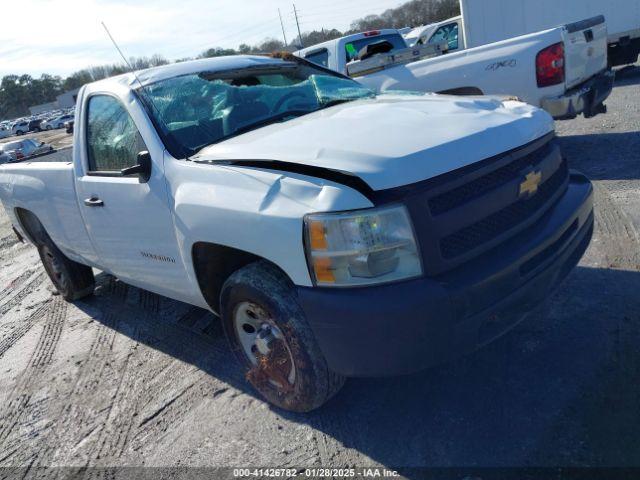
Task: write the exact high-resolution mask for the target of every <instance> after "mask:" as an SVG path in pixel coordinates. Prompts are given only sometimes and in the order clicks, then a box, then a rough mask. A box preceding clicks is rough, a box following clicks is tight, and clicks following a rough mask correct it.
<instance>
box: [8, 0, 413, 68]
mask: <svg viewBox="0 0 640 480" xmlns="http://www.w3.org/2000/svg"><path fill="white" fill-rule="evenodd" d="M2 3H3V5H2V20H3V21H2V22H1V27H0V77H2V76H4V75H7V74H11V73H15V74H22V73H28V74H30V75H33V76H39V75H40V74H42V73H51V74H55V75H61V76H65V75H68V74H70V73H72V72H74V71H76V70H80V69H82V68H84V67H87V66H90V65H100V64H104V63H114V62H118V61H120V58H119V57H118V55H117V52H116V51H115V50H114V48H113V46H112V45H111V43H110V42H109V40H108V38H107V36H106V35H105V33H104V31H103V29H102V27H101V25H100V22H101V21H104V22H105V23H106V24H107V26H108V27H109V29H110V30H111V33H112V34H113V36H114V37H115V39H116V41H118V42H119V43H120V46H121V48H122V49H123V50H124V53H125V55H127V56H128V57H129V56H150V55H152V54H154V53H159V54H161V55H163V56H165V57H166V58H168V59H169V60H173V59H176V58H184V57H190V56H195V55H197V54H198V53H200V52H202V51H203V50H206V49H207V48H210V47H216V46H219V47H234V48H235V47H237V46H238V45H239V44H240V43H248V44H255V43H258V42H260V41H261V40H262V39H264V38H265V37H275V38H278V39H281V38H282V29H281V28H280V21H279V19H278V8H280V10H281V11H282V17H283V21H284V24H285V31H286V34H287V39H289V40H290V39H291V38H293V37H294V36H295V35H296V32H297V30H296V25H295V20H294V17H293V7H292V4H291V3H290V2H288V1H286V0H130V1H126V0H18V1H9V0H3V1H2ZM400 3H402V2H401V1H400V0H349V1H344V0H296V7H297V8H298V11H299V16H300V20H301V28H302V30H303V31H305V30H313V29H318V28H321V27H325V28H331V27H335V28H339V29H345V28H347V27H348V26H349V25H350V23H351V21H352V20H354V19H356V18H359V17H362V16H364V15H367V14H370V13H376V14H377V13H382V12H383V11H384V10H385V9H387V8H391V7H395V6H397V5H399V4H400Z"/></svg>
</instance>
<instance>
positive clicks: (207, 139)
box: [0, 56, 593, 411]
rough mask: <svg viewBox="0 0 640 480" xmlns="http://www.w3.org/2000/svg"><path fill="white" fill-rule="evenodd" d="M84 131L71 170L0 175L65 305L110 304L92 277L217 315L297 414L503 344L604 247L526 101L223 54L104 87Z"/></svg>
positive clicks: (80, 116)
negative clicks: (352, 383)
mask: <svg viewBox="0 0 640 480" xmlns="http://www.w3.org/2000/svg"><path fill="white" fill-rule="evenodd" d="M75 122H76V123H75V131H74V149H73V163H64V162H60V163H53V162H50V163H46V162H44V163H42V162H40V163H37V162H23V163H21V164H11V165H3V166H1V167H0V199H1V200H2V203H3V205H4V208H5V210H6V212H7V213H8V215H9V217H10V218H11V221H12V223H13V225H14V228H15V231H16V233H17V235H18V236H19V237H20V238H21V239H22V238H26V239H28V240H29V241H31V242H32V243H33V244H35V245H36V246H37V248H38V250H39V253H40V256H41V259H42V262H43V264H44V267H45V269H46V271H47V273H48V274H49V276H50V278H51V280H52V281H53V283H54V284H55V286H56V288H57V289H58V291H59V292H60V294H61V295H62V296H64V298H65V299H68V300H76V299H79V298H81V297H83V296H85V295H89V294H91V293H92V292H93V288H94V273H93V270H92V267H93V268H96V269H99V270H103V271H105V272H108V273H110V274H112V275H115V276H117V277H119V278H121V279H122V280H123V281H125V282H128V283H130V284H132V285H135V286H138V287H140V288H143V289H147V290H150V291H152V292H155V293H157V294H160V295H165V296H168V297H171V298H174V299H177V300H180V301H183V302H187V303H190V304H193V305H197V306H200V307H203V308H207V309H210V310H211V311H213V312H215V313H217V314H219V315H220V316H221V321H222V324H223V326H224V330H225V332H226V336H227V337H228V339H229V341H230V344H231V347H232V349H233V351H234V352H235V353H236V354H237V356H238V358H239V360H240V362H241V363H242V365H243V366H244V368H246V371H247V378H248V380H249V381H250V382H251V383H252V384H253V385H254V386H255V388H256V389H257V390H258V391H259V392H260V393H261V394H262V395H263V396H264V397H265V398H266V399H268V400H269V401H270V402H272V403H274V404H275V405H278V406H279V407H282V408H285V409H289V410H295V411H308V410H311V409H314V408H317V407H318V406H320V405H322V404H323V403H324V402H325V401H326V400H327V399H328V398H330V397H331V396H332V395H333V394H334V393H335V392H337V391H338V390H339V388H340V387H341V385H342V384H343V381H344V379H345V377H348V376H378V375H395V374H404V373H408V372H413V371H416V370H419V369H422V368H426V367H428V366H431V365H433V364H435V363H438V362H441V361H443V360H446V359H449V358H452V357H454V356H456V355H460V354H463V353H466V352H470V351H473V350H475V349H477V348H478V347H480V346H482V345H484V344H486V343H488V342H490V341H492V340H493V339H495V338H497V337H498V336H500V335H501V334H503V333H504V332H506V331H507V330H509V329H510V328H512V327H513V326H514V325H515V324H517V323H518V322H519V321H520V320H522V319H523V318H524V317H525V316H526V315H527V313H528V312H529V311H531V310H532V309H534V308H535V307H536V306H537V305H538V304H540V303H541V302H543V301H544V299H545V298H546V297H547V296H548V295H549V294H550V292H552V291H553V289H554V288H556V287H557V285H558V284H559V282H561V281H562V279H563V278H564V277H565V276H566V275H567V274H568V273H569V271H570V270H571V269H572V268H573V267H574V266H575V265H576V263H577V262H578V260H579V259H580V257H581V256H582V254H583V252H584V251H585V249H586V248H587V245H588V244H589V241H590V238H591V235H592V230H593V206H592V195H593V194H592V187H591V184H590V182H589V180H587V179H586V178H585V177H584V176H582V175H580V174H579V173H576V172H574V171H571V170H569V168H568V166H567V162H566V161H565V159H564V158H563V156H562V154H561V152H560V149H559V147H558V144H557V143H556V140H555V137H554V123H553V120H552V118H551V117H550V116H549V115H548V114H547V113H546V112H544V111H543V110H539V109H537V108H535V107H532V106H530V105H526V104H524V103H521V102H517V101H514V100H504V99H503V100H500V99H493V98H477V99H474V98H460V97H450V96H443V95H435V94H422V95H415V94H402V93H400V92H396V93H393V94H377V93H375V92H374V91H372V90H370V89H367V88H366V87H363V86H362V85H360V84H359V83H357V82H355V81H353V80H351V79H349V78H346V77H344V76H342V75H340V74H337V73H335V72H331V71H329V70H326V69H322V68H319V67H317V66H315V65H313V64H311V63H309V62H306V61H305V60H302V59H298V58H297V57H293V60H287V59H275V58H266V57H244V56H241V57H227V58H222V57H221V58H215V59H206V60H199V61H193V62H185V63H181V64H175V65H170V66H164V67H159V68H154V69H150V70H145V71H141V72H138V73H137V74H136V75H134V74H125V75H122V76H119V77H115V78H112V79H108V80H103V81H100V82H97V83H93V84H89V85H87V86H85V87H83V89H82V90H81V91H80V92H79V95H78V108H77V112H76V120H75ZM425 122H426V123H428V124H429V126H428V128H425Z"/></svg>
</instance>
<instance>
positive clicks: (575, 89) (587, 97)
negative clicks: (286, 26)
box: [295, 17, 614, 119]
mask: <svg viewBox="0 0 640 480" xmlns="http://www.w3.org/2000/svg"><path fill="white" fill-rule="evenodd" d="M449 34H450V35H449V36H440V38H438V41H436V42H433V43H432V44H431V45H432V46H433V47H434V48H435V49H443V50H446V49H447V48H448V49H449V50H455V49H456V48H455V47H456V42H458V41H459V40H458V37H457V35H458V34H457V33H456V34H455V35H456V38H455V40H454V37H453V36H452V35H453V33H452V32H449ZM408 48H410V47H409V46H408V45H407V43H406V42H405V39H404V38H403V37H402V35H401V34H400V32H399V31H398V30H379V31H373V32H364V33H359V34H354V35H349V36H346V37H342V38H338V39H335V40H331V41H328V42H325V43H322V44H318V45H314V46H312V47H308V48H305V49H303V50H300V51H298V52H296V53H295V54H296V55H298V56H300V57H302V58H305V59H307V60H310V61H312V62H314V63H317V64H320V65H323V66H325V67H327V68H330V69H332V70H336V71H338V72H340V73H343V74H345V75H351V76H352V77H354V78H356V80H357V81H358V82H360V83H362V84H363V85H365V86H367V87H369V88H373V89H375V90H377V91H385V90H414V91H421V92H437V93H449V94H456V95H508V96H516V97H518V98H519V99H521V100H523V101H525V102H527V103H529V104H531V105H535V106H538V107H542V108H544V109H545V110H547V111H548V112H549V113H551V115H552V116H553V117H554V118H557V119H563V118H574V117H575V116H577V115H579V114H584V115H585V116H586V117H590V116H594V115H597V114H598V113H602V112H604V111H606V109H605V107H604V105H603V102H604V100H605V99H606V98H607V97H608V96H609V94H610V93H611V90H612V88H613V79H614V75H613V73H611V72H610V71H609V70H608V69H607V29H606V23H605V21H604V19H603V17H594V18H591V19H589V20H585V21H581V22H578V23H573V24H567V25H563V26H560V27H556V28H551V29H548V30H544V31H541V32H536V33H531V34H528V35H524V36H520V37H515V38H509V39H507V40H502V41H499V42H494V43H490V44H487V45H482V46H478V47H475V48H469V49H464V50H462V51H455V52H453V53H447V54H446V55H437V54H436V53H437V52H432V56H431V58H426V59H422V60H417V61H413V62H407V61H401V62H399V63H394V62H393V56H394V55H395V54H396V53H398V52H399V53H402V54H403V56H406V51H407V49H408ZM413 48H414V49H416V52H417V56H419V55H420V52H422V51H423V50H422V49H423V48H424V46H423V45H421V46H415V47H413ZM382 55H386V56H387V57H389V56H390V57H391V61H387V62H381V65H380V67H379V68H378V69H377V71H369V72H367V74H366V75H361V74H360V73H358V74H357V75H353V74H352V73H351V72H350V66H351V65H353V64H357V63H358V62H360V61H362V59H371V58H372V57H374V56H382ZM433 55H435V56H433Z"/></svg>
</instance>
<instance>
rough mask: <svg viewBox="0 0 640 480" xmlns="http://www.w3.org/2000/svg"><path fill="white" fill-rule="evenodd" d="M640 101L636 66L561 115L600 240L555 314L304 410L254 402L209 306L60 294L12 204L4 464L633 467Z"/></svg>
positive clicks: (3, 323) (639, 324) (124, 295)
mask: <svg viewBox="0 0 640 480" xmlns="http://www.w3.org/2000/svg"><path fill="white" fill-rule="evenodd" d="M639 99H640V68H629V69H625V70H624V71H621V72H620V73H619V79H618V81H617V87H616V89H615V90H614V93H613V95H612V97H611V98H610V100H609V101H608V106H609V113H608V114H607V115H601V116H598V117H596V118H594V119H589V120H585V119H582V118H581V119H577V120H573V121H567V122H560V123H558V131H559V134H560V136H561V142H562V145H563V147H564V150H565V152H566V154H567V156H568V158H569V161H570V164H571V166H572V168H576V169H579V170H582V171H583V172H585V173H587V174H588V175H589V176H590V177H591V178H592V179H593V180H594V184H595V188H596V208H597V213H596V233H595V237H594V241H593V243H592V245H591V247H590V249H589V251H588V253H587V255H586V256H585V258H584V259H583V261H582V262H581V264H580V266H579V267H578V268H577V269H576V270H575V271H574V272H573V273H572V274H571V275H570V277H569V278H568V280H567V281H566V282H565V284H564V285H563V287H562V288H561V289H560V291H558V293H557V294H556V295H555V296H554V297H553V298H552V299H551V300H550V302H549V304H548V305H547V306H546V307H544V308H543V309H542V310H541V311H540V312H538V313H536V314H535V315H533V316H532V317H531V318H530V319H529V320H528V321H526V322H524V323H523V324H521V325H520V326H519V327H518V328H516V329H515V330H514V331H512V332H511V333H510V334H508V335H507V336H505V337H503V338H502V339H501V340H499V341H497V342H495V343H494V344H492V345H490V346H488V347H486V348H484V349H483V350H481V351H479V352H477V353H475V354H473V355H471V356H469V357H466V358H463V359H461V360H459V361H457V362H455V363H451V364H448V365H443V366H440V367H438V368H434V369H431V370H428V371H425V372H423V373H420V374H417V375H412V376H407V377H401V378H392V379H357V380H350V381H348V382H347V384H346V386H345V388H344V389H343V391H342V392H341V393H340V394H338V396H336V397H335V398H334V399H333V400H332V401H331V402H329V403H328V404H327V405H326V406H325V407H324V408H322V409H321V410H319V411H316V412H313V413H311V414H308V415H297V414H288V413H283V412H281V411H277V410H275V409H273V408H271V407H269V406H268V405H267V404H265V403H264V402H262V401H261V400H260V399H258V398H256V396H255V395H254V393H253V392H252V391H251V389H250V388H249V387H248V385H247V383H246V382H245V381H244V379H243V377H242V374H241V372H240V370H239V369H238V367H237V366H236V363H235V361H234V359H233V358H232V354H231V352H230V351H229V349H228V347H227V345H226V342H225V339H224V338H223V336H222V332H221V327H220V325H219V322H218V321H217V320H216V319H215V318H214V317H213V316H212V315H211V314H209V313H207V312H206V311H203V310H199V309H196V308H193V307H190V306H188V305H185V304H181V303H178V302H175V301H172V300H168V299H165V298H161V297H159V296H157V295H154V294H152V293H149V292H146V291H142V290H139V289H137V288H134V287H131V286H128V285H126V284H124V283H121V282H119V281H117V280H115V279H114V278H112V277H109V276H107V275H104V274H100V275H99V276H98V285H99V286H98V288H97V291H96V295H95V296H94V297H92V298H89V299H87V300H85V301H81V302H77V303H75V304H67V303H65V302H63V301H62V300H61V299H60V298H59V297H57V296H54V295H52V292H51V286H50V283H49V281H48V279H46V278H45V275H44V273H43V270H42V268H41V267H40V264H39V262H38V258H37V254H36V251H35V249H34V248H33V247H31V246H28V245H23V244H19V243H17V241H16V240H15V239H14V237H13V236H12V234H11V230H10V225H9V223H8V220H7V217H6V216H5V215H4V213H3V214H2V215H0V251H1V260H0V265H1V269H0V287H1V288H2V290H1V293H0V317H1V319H0V466H27V465H28V466H47V465H73V466H86V465H89V466H107V465H108V466H123V465H127V466H136V465H147V466H169V465H170V466H236V467H237V466H242V467H244V466H278V467H287V466H320V465H323V466H333V467H338V466H353V465H361V466H362V465H367V466H376V465H378V466H395V467H398V466H405V467H411V466H440V467H447V466H476V467H477V466H492V467H495V466H558V465H562V466H640V436H638V434H637V432H638V431H639V429H640V409H639V407H638V406H639V405H640V347H639V345H640V295H638V291H640V258H639V256H640V236H639V235H638V232H639V231H640V180H639V178H640V164H639V161H640V133H639V132H638V129H639V126H640V101H639ZM68 152H69V151H67V153H66V155H68V154H69V153H68Z"/></svg>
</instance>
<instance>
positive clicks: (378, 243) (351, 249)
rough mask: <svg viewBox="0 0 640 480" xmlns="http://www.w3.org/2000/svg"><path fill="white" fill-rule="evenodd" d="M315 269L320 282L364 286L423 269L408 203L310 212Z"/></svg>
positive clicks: (310, 247) (309, 232)
mask: <svg viewBox="0 0 640 480" xmlns="http://www.w3.org/2000/svg"><path fill="white" fill-rule="evenodd" d="M305 241H306V249H307V259H308V263H309V267H310V271H311V274H312V276H313V279H314V281H315V283H316V285H319V286H364V285H374V284H380V283H387V282H393V281H397V280H403V279H407V278H413V277H417V276H420V275H422V264H421V262H420V256H419V254H418V248H417V245H416V241H415V237H414V234H413V228H412V225H411V221H410V219H409V214H408V212H407V210H406V209H405V208H404V207H403V206H393V207H384V208H379V209H370V210H360V211H354V212H345V213H326V214H312V215H307V216H306V217H305Z"/></svg>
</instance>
